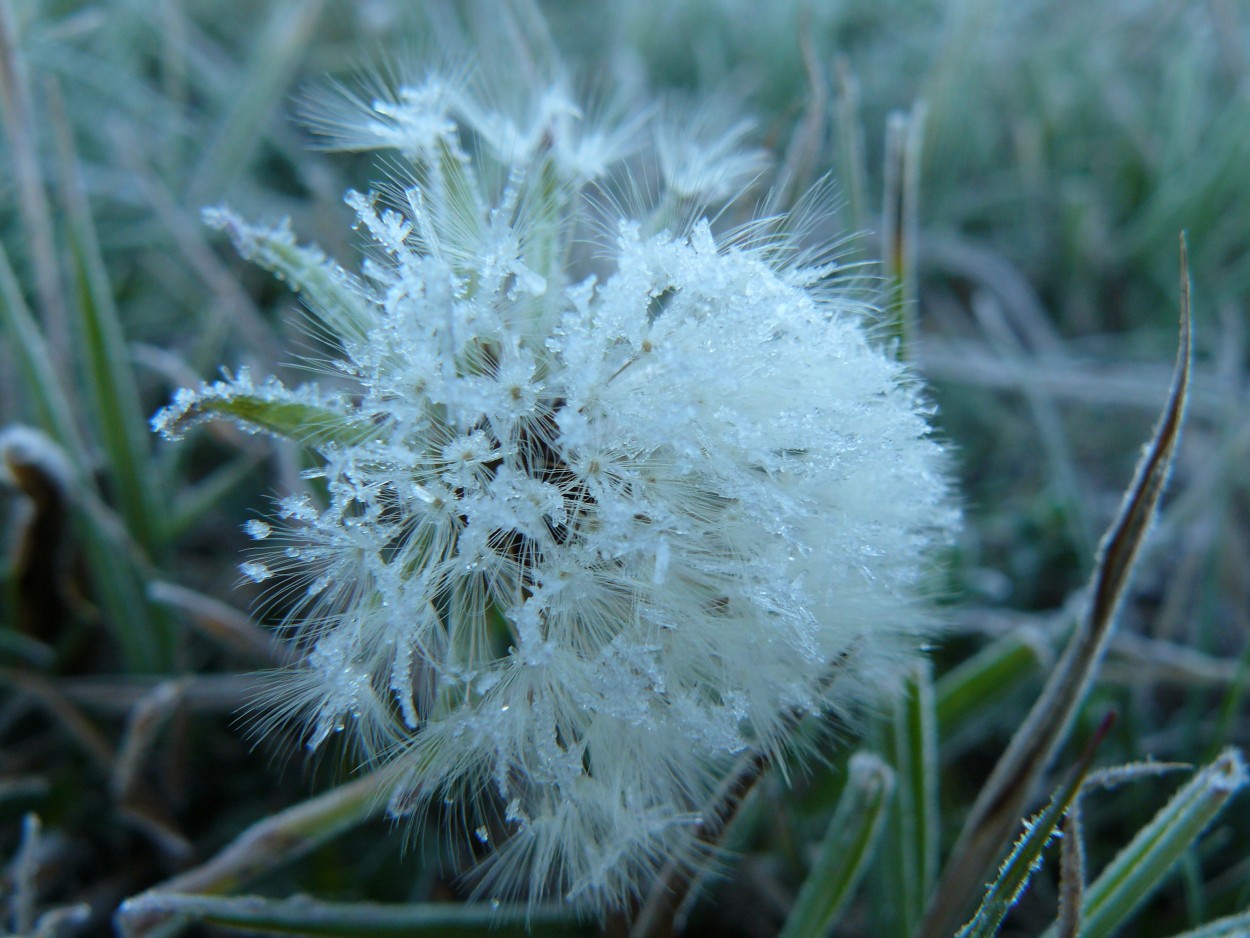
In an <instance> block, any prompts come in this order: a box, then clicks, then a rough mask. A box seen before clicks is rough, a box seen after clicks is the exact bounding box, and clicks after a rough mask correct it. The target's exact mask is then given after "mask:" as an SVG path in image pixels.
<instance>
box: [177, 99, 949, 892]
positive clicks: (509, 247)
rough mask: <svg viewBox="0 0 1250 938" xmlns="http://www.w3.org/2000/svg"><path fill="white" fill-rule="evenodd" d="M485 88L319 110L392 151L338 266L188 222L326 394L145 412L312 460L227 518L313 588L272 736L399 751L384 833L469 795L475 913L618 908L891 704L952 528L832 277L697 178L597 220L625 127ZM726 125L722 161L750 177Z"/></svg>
mask: <svg viewBox="0 0 1250 938" xmlns="http://www.w3.org/2000/svg"><path fill="white" fill-rule="evenodd" d="M490 100H491V99H490V98H486V97H484V96H475V95H473V94H471V93H470V91H469V90H468V88H467V85H466V82H464V81H463V80H459V79H456V78H451V79H449V78H447V77H446V76H442V75H436V74H431V75H429V76H428V77H427V78H425V79H424V80H423V81H419V82H414V83H412V84H411V85H409V86H405V87H402V88H400V89H398V90H396V91H394V92H393V93H392V92H387V93H385V94H380V95H379V96H378V97H377V98H376V99H375V100H364V99H359V98H352V97H351V96H345V97H344V98H343V99H342V100H341V101H340V103H339V106H338V107H337V108H336V109H331V111H329V112H326V114H325V116H324V117H323V121H322V124H323V126H322V127H321V129H322V130H324V131H325V132H326V133H327V134H328V136H329V137H330V138H331V141H332V143H333V144H334V145H335V146H338V147H341V148H348V149H360V150H365V149H379V150H384V149H392V150H395V151H398V153H399V154H400V155H401V156H402V157H403V158H404V159H405V160H406V161H407V162H408V163H409V164H411V173H412V174H411V177H410V179H409V181H407V182H399V183H392V184H389V185H387V186H386V187H383V188H382V189H381V190H380V191H378V192H369V193H358V192H351V193H349V194H348V196H347V202H348V204H349V205H350V206H351V208H352V209H353V211H354V212H355V214H356V218H357V223H358V226H359V227H360V228H361V229H362V231H363V232H364V233H365V235H366V236H367V238H368V241H369V256H368V259H367V260H366V261H365V263H364V265H363V267H362V269H361V270H360V272H359V273H349V272H347V271H346V270H344V269H343V268H341V267H339V266H338V265H337V264H335V263H333V262H332V261H330V260H328V259H327V258H325V257H324V255H322V254H321V253H320V252H319V251H317V250H316V249H314V248H310V247H305V246H301V245H299V244H298V243H297V242H296V240H295V238H294V236H293V235H292V233H291V232H290V231H289V230H288V229H287V228H286V227H285V226H277V227H263V226H256V225H252V224H250V223H248V222H246V221H244V220H242V219H241V218H240V217H238V216H236V215H235V214H234V213H232V212H230V211H229V210H226V209H215V210H212V211H210V212H208V213H207V215H206V218H207V220H208V222H209V223H210V224H212V225H215V226H217V227H218V228H221V229H223V230H224V231H226V232H227V233H228V234H229V235H230V237H231V238H232V239H233V241H234V243H235V245H236V246H237V248H238V250H239V251H240V252H241V253H242V254H243V255H244V256H245V257H247V258H249V259H251V260H253V261H255V262H256V263H258V264H260V265H262V266H264V267H267V268H268V269H270V270H273V271H275V272H276V273H278V274H279V275H281V276H282V277H284V278H285V279H286V280H287V281H288V282H289V283H290V284H291V285H292V286H293V287H294V288H295V289H296V290H297V291H299V292H300V293H301V294H302V296H303V298H304V299H305V301H306V303H307V305H308V306H309V308H310V309H311V311H312V312H313V314H314V315H315V316H316V317H318V318H319V320H320V322H321V323H323V324H324V326H325V327H326V328H327V329H328V330H329V332H330V333H332V334H333V336H334V337H335V338H336V340H337V342H338V345H339V346H340V348H341V352H342V355H341V360H340V361H339V362H338V366H337V373H336V375H337V384H338V385H339V386H340V387H341V390H336V391H333V392H331V391H323V390H319V389H318V388H316V387H313V386H306V387H301V388H298V389H289V388H286V387H284V386H283V385H281V384H279V383H277V382H276V381H274V380H272V379H271V380H268V381H265V382H260V383H255V382H253V381H252V379H251V378H250V376H249V375H247V374H244V373H240V374H236V375H234V376H228V377H227V379H226V380H224V381H220V382H218V383H216V384H212V385H205V386H203V387H201V388H200V389H199V390H197V391H183V392H180V393H179V394H178V395H177V397H176V398H175V401H174V403H173V404H172V405H171V406H169V407H167V408H166V409H165V410H163V411H162V412H161V413H160V414H158V415H157V417H156V418H155V420H154V423H155V425H156V427H157V428H158V429H160V430H161V431H163V432H164V433H165V434H166V435H168V436H171V437H177V436H179V435H180V434H181V433H182V432H183V431H184V430H185V429H186V427H187V426H188V425H189V424H191V423H193V422H195V421H197V420H201V419H207V418H222V417H224V418H227V419H233V420H235V421H237V422H239V423H241V424H243V425H244V426H245V427H247V428H249V429H251V430H255V431H259V432H269V433H273V434H277V435H282V436H286V437H290V438H295V439H297V440H300V441H302V442H303V443H305V444H306V445H307V446H308V447H309V448H310V449H311V450H313V451H314V452H315V453H316V455H317V456H318V457H319V465H320V468H318V469H317V470H315V472H313V473H311V474H312V475H316V476H319V477H320V478H321V479H323V480H324V486H325V490H326V492H327V493H328V495H327V499H326V502H325V503H324V504H322V503H317V502H314V501H312V500H310V499H308V498H288V499H286V500H284V501H282V502H281V503H280V505H279V510H278V512H277V515H278V517H277V518H276V519H274V522H273V524H272V526H271V525H270V524H269V523H265V522H252V523H250V524H249V528H248V529H249V533H250V534H251V535H252V536H253V537H254V538H256V539H258V541H259V542H260V546H261V548H263V550H262V552H261V553H260V554H259V555H258V556H259V558H260V559H254V560H251V561H249V563H248V564H245V565H244V571H245V573H246V574H247V575H248V576H250V577H251V578H252V579H254V580H257V581H263V580H266V579H268V578H269V577H271V576H274V577H278V578H279V579H280V580H281V581H282V582H284V583H285V584H286V585H287V588H288V589H289V588H290V583H291V582H292V578H298V579H296V580H295V582H297V583H298V584H299V588H300V589H301V590H302V591H303V593H304V598H303V600H302V601H301V602H299V603H297V604H296V608H295V609H294V611H293V612H292V615H291V625H292V626H293V627H294V628H295V629H296V630H297V635H298V639H299V642H300V647H301V648H302V649H303V650H304V652H305V660H304V662H303V664H302V666H300V667H298V668H295V669H292V670H291V671H290V672H288V673H286V674H285V675H284V676H283V679H282V681H281V682H280V687H279V690H277V691H276V692H275V694H274V696H273V698H272V701H271V714H272V715H271V719H272V720H274V721H275V722H278V721H284V722H285V721H294V722H295V723H296V724H297V725H299V726H302V727H303V728H304V734H305V735H304V739H305V742H306V743H307V745H308V747H309V748H311V749H317V748H318V747H320V746H321V745H322V744H323V743H324V742H325V741H326V740H327V739H328V738H330V737H331V736H332V735H334V734H336V733H338V732H340V731H344V732H347V733H349V734H350V735H351V737H352V738H353V739H355V740H356V741H357V742H358V743H359V744H360V746H361V747H362V749H363V751H364V753H365V754H366V756H367V757H368V758H370V759H372V760H377V761H379V762H385V763H393V764H395V765H396V766H397V767H399V768H400V771H399V773H398V778H399V780H398V781H397V783H396V788H395V791H394V795H393V799H392V807H393V810H394V811H395V812H397V813H398V812H402V811H406V810H410V809H413V808H419V807H420V806H421V805H422V804H426V803H428V802H429V801H430V800H432V799H438V800H440V801H443V800H449V801H452V802H460V803H463V804H464V805H465V806H466V810H467V811H469V812H470V813H472V814H473V817H474V819H473V820H472V821H471V822H470V827H473V826H476V825H478V824H480V825H481V826H480V827H478V836H479V838H480V839H481V840H482V841H483V842H484V843H488V844H489V845H490V847H491V851H490V853H489V855H488V860H487V862H486V864H485V868H484V870H483V871H482V875H481V888H482V889H483V890H485V894H486V895H489V896H500V897H504V896H508V897H520V898H524V899H527V900H529V901H535V900H538V899H540V898H546V897H553V896H554V897H561V898H565V899H567V900H569V901H572V902H576V903H579V904H584V905H585V906H586V907H588V908H592V909H600V910H602V909H604V908H609V907H613V906H618V905H620V904H622V903H623V902H625V901H626V900H628V899H629V898H630V897H631V896H632V895H633V894H635V893H636V892H638V891H639V890H641V889H643V888H645V886H646V885H647V883H648V882H649V880H650V879H651V878H652V877H653V875H654V872H655V870H656V868H657V867H658V865H659V864H660V863H661V861H666V860H669V859H671V858H674V857H676V858H679V859H685V860H687V861H688V862H691V863H694V862H697V861H698V859H699V856H698V852H699V848H698V843H699V836H698V833H699V824H700V819H701V812H702V811H704V810H705V808H706V807H707V804H708V802H709V799H710V798H711V797H712V795H713V792H714V790H715V789H716V786H717V784H718V783H719V782H720V780H721V779H722V778H723V776H724V774H725V772H726V771H727V768H728V766H729V765H730V764H731V763H732V761H733V759H734V758H735V756H736V755H739V754H741V753H743V752H744V751H747V750H752V751H760V752H764V753H767V754H769V755H778V754H779V751H780V749H781V748H782V747H783V745H784V744H785V742H786V738H785V737H786V731H787V729H788V728H789V727H791V726H792V725H793V720H794V718H795V716H796V715H801V714H804V713H810V712H822V711H833V712H842V711H847V710H852V709H855V708H857V707H860V706H863V705H864V704H865V703H869V704H871V702H872V701H874V700H879V699H880V696H881V693H882V689H883V688H886V687H889V686H890V685H891V682H892V681H893V680H894V679H895V678H896V677H897V675H898V674H899V673H900V672H901V670H902V668H903V667H905V665H906V664H907V662H908V661H909V660H911V656H912V655H913V654H914V650H915V648H916V647H917V646H918V644H919V641H920V639H921V637H922V636H923V634H924V632H925V630H926V628H927V626H928V622H927V617H926V616H925V614H924V613H923V609H922V604H921V599H922V596H921V594H922V592H923V578H924V567H925V562H926V560H927V559H928V557H929V555H930V554H931V553H932V551H933V549H934V548H935V546H937V545H939V544H941V543H944V542H945V541H947V540H948V539H949V535H950V532H951V530H952V529H953V527H954V525H955V523H956V513H955V512H954V510H953V509H952V507H951V499H950V494H949V491H948V487H947V484H946V481H945V479H944V477H943V469H944V458H943V454H942V450H941V448H940V446H939V445H938V444H937V443H935V442H933V441H932V440H931V439H930V436H929V427H928V425H927V422H926V413H927V412H926V409H925V407H924V405H923V402H922V399H921V396H920V394H919V392H918V389H917V387H916V386H915V383H914V381H913V380H912V379H910V378H909V377H908V376H907V375H906V374H905V372H904V370H903V369H902V368H901V366H900V365H899V364H897V363H896V362H895V361H893V360H892V359H891V358H890V356H889V355H888V354H886V353H885V352H883V351H881V350H879V349H876V348H874V347H873V345H872V344H871V343H870V341H869V340H868V338H867V337H866V335H865V332H864V326H863V314H864V310H863V309H862V308H861V305H860V304H859V303H858V302H856V301H854V300H853V299H851V298H849V297H848V296H847V295H844V294H843V293H840V292H839V289H838V288H837V287H836V276H835V277H832V278H831V274H834V273H835V271H834V269H833V267H832V266H830V265H827V264H812V263H807V262H806V261H805V257H808V256H807V255H804V254H803V253H802V252H801V251H799V250H797V248H795V246H794V245H793V244H791V243H790V242H788V241H787V240H786V239H785V238H784V237H783V236H782V235H780V234H779V233H778V232H779V231H780V229H779V228H777V227H776V226H774V227H769V226H768V225H767V224H763V223H760V224H757V225H756V226H755V227H754V228H753V229H752V230H753V231H754V235H753V236H752V237H751V238H748V237H739V238H736V239H735V238H725V237H721V238H718V237H717V236H716V235H715V234H714V233H713V230H712V228H711V226H710V225H709V223H708V222H707V221H705V220H702V218H701V212H700V209H699V207H698V205H697V204H696V202H697V200H698V199H699V198H700V197H702V196H711V195H712V194H710V193H698V192H691V191H688V190H689V189H690V187H691V185H692V184H690V182H689V181H690V180H696V181H697V180H699V179H704V178H706V179H708V180H711V183H712V184H714V185H713V188H718V187H720V186H721V184H722V183H723V182H724V180H725V179H726V178H728V176H730V175H732V173H731V171H730V170H724V171H722V170H720V169H717V167H708V168H707V171H706V172H700V168H699V167H697V166H696V167H691V166H683V167H680V171H681V180H684V182H683V183H682V187H681V191H669V192H668V193H667V194H665V193H660V194H659V196H658V197H657V198H656V199H655V201H654V205H655V206H656V208H655V209H653V210H651V211H650V212H639V213H637V217H632V218H630V217H623V218H622V217H615V216H614V215H613V214H612V213H611V212H610V211H609V210H607V209H605V208H604V207H603V206H604V204H605V203H607V202H609V201H610V200H606V199H603V198H597V197H594V195H593V194H594V193H595V192H597V191H602V190H601V189H600V188H599V187H600V186H602V185H603V182H604V180H603V177H604V175H605V174H610V173H611V172H612V171H613V169H612V168H613V167H614V166H616V167H619V166H620V162H621V158H622V157H623V156H624V155H626V152H625V151H626V150H627V149H630V148H637V147H638V146H639V145H640V143H639V141H640V140H643V141H644V142H645V140H646V137H645V134H646V133H647V130H646V126H647V125H645V124H644V122H643V120H642V119H641V118H632V117H628V116H625V117H622V118H621V119H620V120H618V121H617V122H616V123H614V124H610V125H607V126H602V125H596V124H595V123H594V122H593V121H588V120H586V119H584V118H583V117H582V114H581V111H580V110H579V108H578V107H577V106H576V105H575V104H574V103H573V101H572V98H571V97H570V96H569V95H568V94H567V93H565V92H564V91H563V90H562V87H561V86H560V85H558V84H556V85H553V87H552V88H550V89H547V90H545V91H543V92H541V93H539V94H537V95H536V96H535V97H534V99H533V100H530V101H525V102H522V103H519V104H514V105H513V106H511V107H510V108H509V109H501V108H498V107H496V108H492V107H491V105H490V104H489V101H490ZM616 111H617V113H620V114H623V115H624V114H626V112H625V111H624V110H623V109H620V108H617V109H616ZM738 136H740V133H739V130H738V128H736V127H734V128H731V130H730V132H729V134H728V136H727V137H726V140H727V141H728V142H726V143H724V145H723V146H720V145H718V146H716V147H712V148H711V151H710V152H711V156H710V157H709V159H713V160H715V161H716V162H717V166H720V165H721V164H725V165H730V166H731V167H732V166H738V165H739V164H742V165H748V164H749V165H751V166H753V167H754V166H757V165H758V155H757V154H756V153H755V152H754V151H747V152H744V153H742V154H740V155H739V156H738V157H735V155H734V153H732V152H729V151H730V150H731V149H732V146H734V145H736V141H737V138H738ZM669 150H671V147H669V149H668V150H666V151H665V152H669ZM735 159H736V162H735ZM661 162H662V163H664V162H665V161H661ZM661 168H662V172H668V169H667V168H666V166H662V167H661ZM674 171H675V170H674ZM696 188H697V187H696ZM716 194H717V195H720V194H722V193H716ZM617 214H620V213H617ZM679 217H680V218H690V219H694V220H693V221H691V222H688V223H686V222H683V223H676V222H673V221H672V219H674V218H679ZM588 240H589V241H591V242H596V245H595V248H594V250H588V249H586V247H585V245H586V243H587V241H588ZM831 283H833V284H835V285H833V286H831V285H830V284H831Z"/></svg>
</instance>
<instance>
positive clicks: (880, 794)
mask: <svg viewBox="0 0 1250 938" xmlns="http://www.w3.org/2000/svg"><path fill="white" fill-rule="evenodd" d="M893 787H894V772H893V771H892V770H891V769H890V767H889V766H888V765H886V764H885V763H884V762H883V761H881V760H880V759H879V758H877V757H876V756H874V755H871V754H870V753H857V754H856V755H854V756H852V757H851V760H850V763H849V768H848V778H847V784H846V789H845V790H844V791H843V793H842V798H841V799H840V800H839V801H838V807H837V809H836V810H835V811H834V813H833V818H832V820H830V822H829V829H828V831H827V832H826V833H825V836H824V839H823V840H822V841H821V844H820V851H819V852H818V853H817V855H816V860H815V862H813V863H812V868H811V871H810V872H809V873H808V875H807V879H806V880H804V882H803V887H802V888H801V889H800V890H799V895H798V898H797V899H796V900H795V904H794V908H793V909H791V911H790V915H789V917H788V918H787V919H786V924H785V927H784V928H783V929H782V930H781V933H780V935H779V936H778V938H819V936H822V935H828V934H830V933H831V930H832V929H833V927H834V925H835V924H836V923H837V920H838V916H839V914H840V913H841V912H842V910H843V908H844V907H845V906H846V903H847V902H848V901H849V900H850V898H851V896H852V894H853V893H854V891H855V887H856V886H858V885H859V881H860V880H861V879H862V878H863V876H864V873H865V872H867V869H868V861H869V860H870V859H871V858H872V852H873V849H874V847H875V846H876V843H877V840H878V839H879V838H880V835H881V827H882V822H883V821H884V820H885V814H886V808H887V807H888V806H889V803H890V794H891V791H892V789H893Z"/></svg>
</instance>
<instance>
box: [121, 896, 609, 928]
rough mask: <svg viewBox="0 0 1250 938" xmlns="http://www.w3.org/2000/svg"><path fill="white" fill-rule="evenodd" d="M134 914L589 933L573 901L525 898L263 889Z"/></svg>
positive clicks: (173, 900)
mask: <svg viewBox="0 0 1250 938" xmlns="http://www.w3.org/2000/svg"><path fill="white" fill-rule="evenodd" d="M126 905H127V907H128V908H129V909H130V911H131V912H133V913H143V914H144V915H147V916H152V917H161V918H165V917H172V918H178V919H181V920H183V921H185V922H187V923H190V922H202V923H204V924H207V925H219V926H223V927H226V928H239V929H246V930H247V933H248V934H250V935H291V934H295V935H337V936H342V938H374V936H382V935H399V936H403V935H434V936H443V935H447V936H455V935H464V936H467V938H476V936H482V935H500V936H509V935H526V934H530V933H535V934H541V935H586V934H589V933H590V931H591V930H590V929H589V928H587V927H586V926H582V925H579V924H578V923H577V922H576V920H575V919H574V918H573V916H572V914H571V912H570V910H569V909H568V908H555V909H550V908H536V909H530V908H529V907H527V906H525V905H509V906H499V907H495V906H493V905H492V904H489V903H485V902H472V903H458V902H430V903H412V904H404V905H400V904H382V903H376V902H320V901H317V900H315V899H309V898H306V897H300V896H297V897H295V898H291V899H266V898H262V897H260V896H238V897H232V898H223V897H220V896H188V895H163V894H151V895H148V896H145V897H141V898H139V899H132V900H130V901H129V902H128V903H126ZM151 933H152V929H151V927H142V926H141V927H130V928H128V929H127V930H125V931H124V932H123V934H124V935H125V936H126V938H139V936H142V935H149V934H151Z"/></svg>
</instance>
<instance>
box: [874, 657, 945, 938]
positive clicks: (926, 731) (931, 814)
mask: <svg viewBox="0 0 1250 938" xmlns="http://www.w3.org/2000/svg"><path fill="white" fill-rule="evenodd" d="M935 710H936V706H935V703H934V692H933V679H932V675H931V668H930V667H929V666H928V662H924V663H922V664H921V665H920V666H919V667H917V668H916V669H915V671H914V672H913V673H912V675H911V676H910V677H909V678H908V680H907V683H906V685H905V688H904V694H903V696H902V697H901V698H900V700H899V701H898V704H897V706H896V707H895V710H894V719H893V725H892V726H891V727H890V728H889V730H888V733H887V738H888V746H889V755H890V761H891V763H892V764H893V766H894V770H895V772H896V774H897V779H896V781H897V785H896V786H895V789H894V804H895V807H896V810H895V811H894V812H893V815H892V816H891V819H890V829H891V840H892V844H891V847H892V849H891V851H890V863H888V864H887V868H886V870H885V873H886V876H887V879H888V884H887V888H888V890H889V893H890V894H891V896H892V897H893V898H892V902H893V904H894V905H895V906H896V907H897V915H898V925H899V932H898V933H899V934H900V935H910V934H913V933H914V932H915V930H916V925H917V924H918V923H919V921H920V917H921V915H923V913H924V904H925V900H926V898H927V897H928V895H929V890H930V889H932V888H933V881H934V879H935V877H936V876H937V863H938V853H937V848H938V839H937V800H938V797H937V796H938V793H937V779H938V775H939V769H938V755H937V719H936V716H935Z"/></svg>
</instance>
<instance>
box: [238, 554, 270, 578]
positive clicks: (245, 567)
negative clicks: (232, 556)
mask: <svg viewBox="0 0 1250 938" xmlns="http://www.w3.org/2000/svg"><path fill="white" fill-rule="evenodd" d="M239 572H240V573H242V574H243V575H244V576H245V577H247V578H248V579H249V580H251V581H252V582H253V583H264V582H265V581H266V580H267V579H269V578H270V577H271V576H273V571H272V570H270V569H269V568H268V567H267V566H265V565H264V564H263V563H260V562H259V561H256V560H249V561H248V562H247V563H243V564H239Z"/></svg>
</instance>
